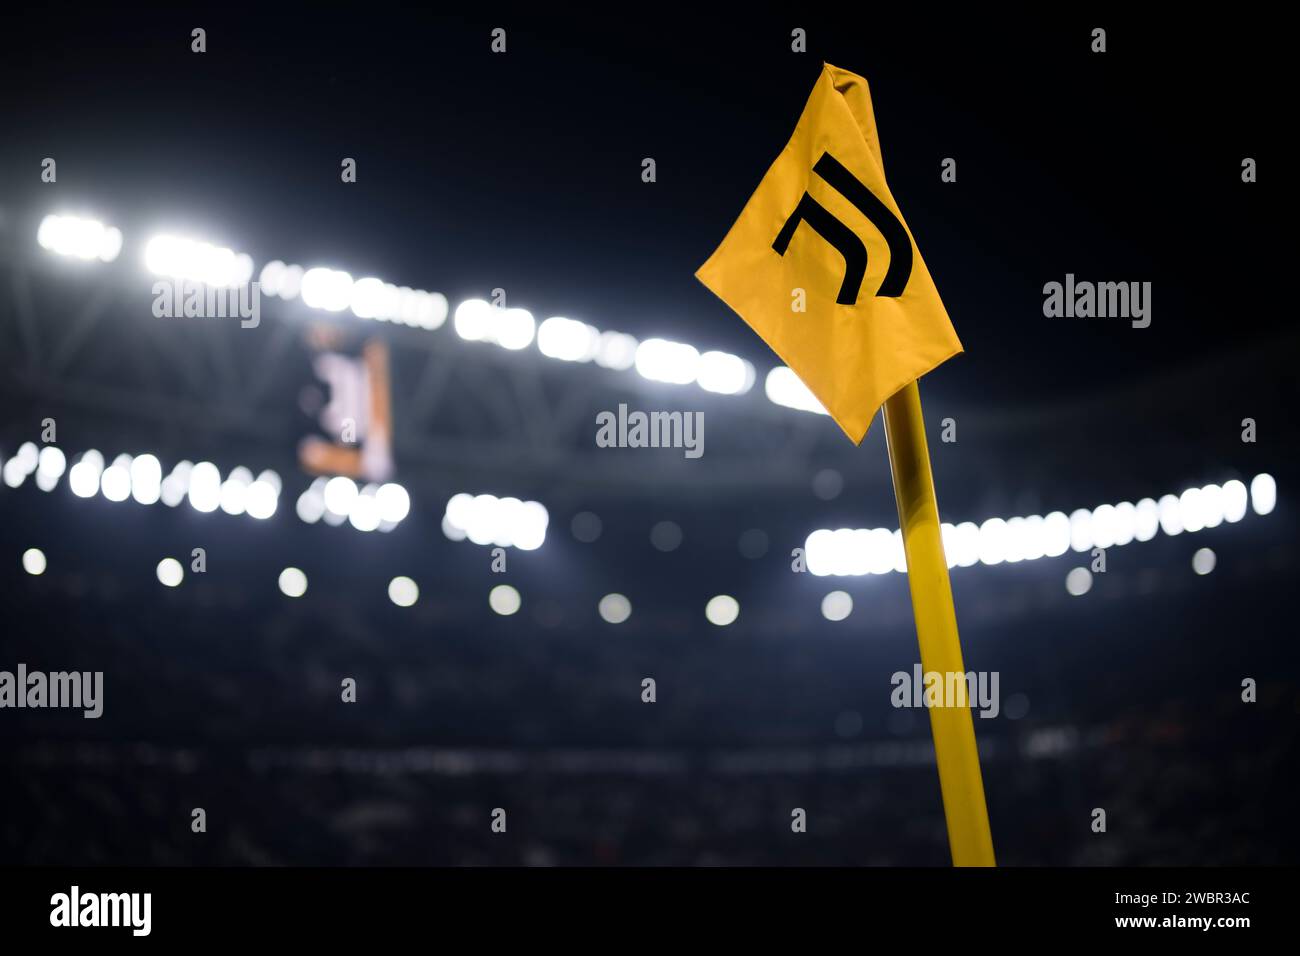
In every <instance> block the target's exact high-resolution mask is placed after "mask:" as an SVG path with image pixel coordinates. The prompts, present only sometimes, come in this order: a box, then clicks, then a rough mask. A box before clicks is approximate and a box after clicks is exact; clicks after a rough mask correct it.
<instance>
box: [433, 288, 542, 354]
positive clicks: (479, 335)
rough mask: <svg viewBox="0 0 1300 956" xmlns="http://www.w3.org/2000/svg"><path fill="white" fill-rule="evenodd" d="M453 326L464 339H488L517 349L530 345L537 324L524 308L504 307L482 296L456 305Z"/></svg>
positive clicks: (514, 349) (506, 347) (487, 340)
mask: <svg viewBox="0 0 1300 956" xmlns="http://www.w3.org/2000/svg"><path fill="white" fill-rule="evenodd" d="M452 327H453V328H454V329H455V330H456V334H457V335H459V336H460V337H461V338H462V339H464V340H465V341H466V342H491V343H493V344H494V345H499V346H501V347H502V348H505V349H510V350H511V351H518V350H519V349H524V348H527V347H528V346H529V345H531V344H532V342H533V338H534V336H535V335H536V331H537V324H536V322H535V320H534V319H533V314H532V313H531V312H529V311H528V310H527V309H503V308H499V307H497V306H494V305H492V304H491V303H489V302H486V301H484V300H483V299H466V300H465V301H464V302H462V303H461V304H460V305H458V306H456V314H455V316H454V317H453V319H452Z"/></svg>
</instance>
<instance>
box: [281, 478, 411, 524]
mask: <svg viewBox="0 0 1300 956" xmlns="http://www.w3.org/2000/svg"><path fill="white" fill-rule="evenodd" d="M296 510H297V512H298V517H299V518H301V519H302V520H303V521H305V522H307V524H315V523H316V522H318V521H324V522H325V523H326V524H327V525H331V526H334V527H337V526H339V525H341V524H343V522H345V521H346V522H347V523H348V524H350V525H352V527H354V528H356V529H357V530H358V531H392V530H393V529H394V528H396V527H397V526H398V525H399V524H401V523H402V521H404V520H405V518H406V516H407V515H408V514H410V512H411V496H410V495H409V494H408V493H407V491H406V489H405V488H403V487H402V486H401V485H399V484H396V483H395V482H391V481H390V482H387V483H386V484H382V485H380V484H375V483H373V482H372V483H370V484H367V485H364V486H361V487H358V486H357V483H356V482H355V481H353V480H352V479H351V478H348V477H347V476H345V475H337V476H335V477H333V478H317V479H316V480H315V481H313V482H312V483H311V485H310V486H309V487H308V488H307V490H306V491H304V492H303V493H302V494H301V495H299V496H298V503H297V505H296Z"/></svg>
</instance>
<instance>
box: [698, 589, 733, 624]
mask: <svg viewBox="0 0 1300 956" xmlns="http://www.w3.org/2000/svg"><path fill="white" fill-rule="evenodd" d="M704 616H705V618H707V619H708V622H709V623H710V624H713V625H716V626H717V627H726V626H727V625H729V624H732V623H734V622H735V620H736V618H737V617H739V616H740V602H739V601H737V600H736V599H735V598H734V597H732V596H731V595H729V594H719V595H716V596H715V597H711V598H709V603H708V604H706V605H705V606H704Z"/></svg>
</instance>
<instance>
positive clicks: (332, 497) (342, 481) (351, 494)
mask: <svg viewBox="0 0 1300 956" xmlns="http://www.w3.org/2000/svg"><path fill="white" fill-rule="evenodd" d="M360 493H361V492H360V491H359V490H358V489H357V483H356V482H355V481H353V480H352V479H351V478H348V477H346V476H345V475H337V476H335V477H333V478H331V479H330V480H329V481H327V482H325V488H324V492H323V494H324V498H325V510H326V511H329V512H330V513H331V514H334V515H337V516H339V517H341V518H346V517H347V516H348V512H349V511H351V510H352V502H353V501H355V500H356V498H357V495H359V494H360Z"/></svg>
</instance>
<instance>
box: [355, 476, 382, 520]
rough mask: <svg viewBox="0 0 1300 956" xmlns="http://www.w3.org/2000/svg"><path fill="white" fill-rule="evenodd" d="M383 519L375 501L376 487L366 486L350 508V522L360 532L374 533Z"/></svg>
mask: <svg viewBox="0 0 1300 956" xmlns="http://www.w3.org/2000/svg"><path fill="white" fill-rule="evenodd" d="M381 520H382V519H381V518H380V514H379V503H378V502H377V501H375V486H374V485H366V487H365V488H363V489H361V491H360V492H358V494H357V495H356V497H354V498H353V499H352V503H351V504H350V505H349V507H348V522H349V523H350V524H351V525H352V527H354V528H356V529H357V530H358V531H374V530H375V529H376V528H378V527H379V522H380V521H381Z"/></svg>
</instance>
